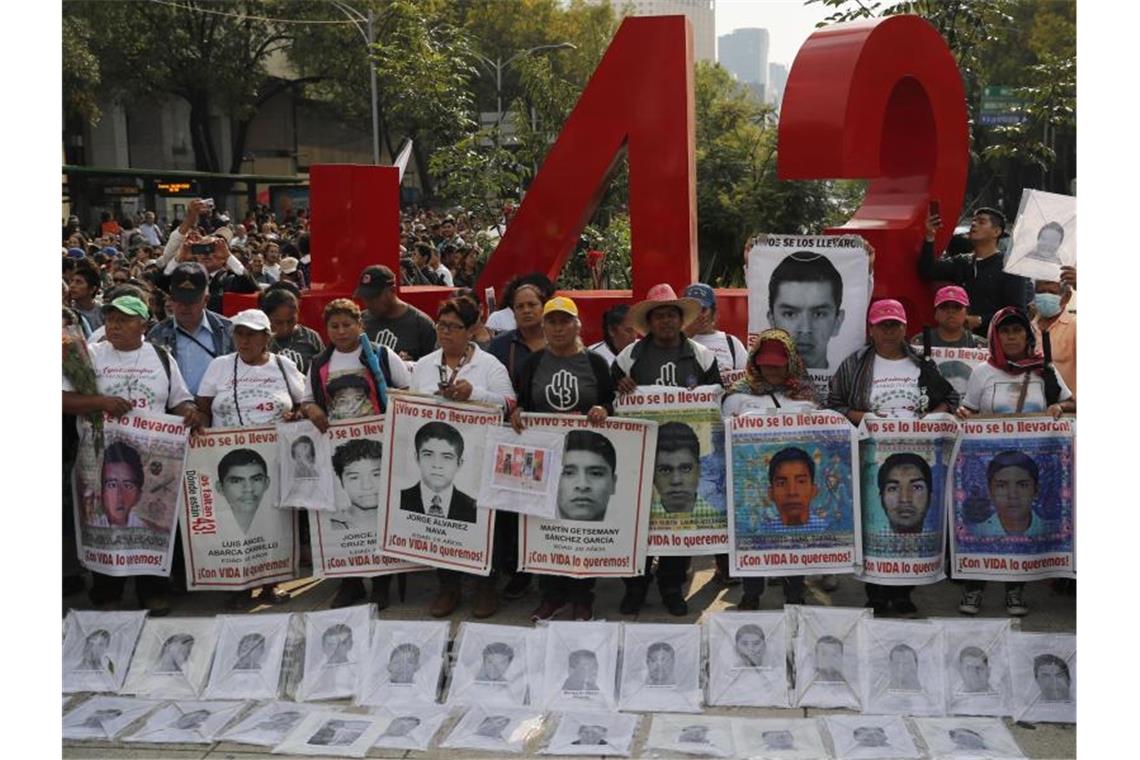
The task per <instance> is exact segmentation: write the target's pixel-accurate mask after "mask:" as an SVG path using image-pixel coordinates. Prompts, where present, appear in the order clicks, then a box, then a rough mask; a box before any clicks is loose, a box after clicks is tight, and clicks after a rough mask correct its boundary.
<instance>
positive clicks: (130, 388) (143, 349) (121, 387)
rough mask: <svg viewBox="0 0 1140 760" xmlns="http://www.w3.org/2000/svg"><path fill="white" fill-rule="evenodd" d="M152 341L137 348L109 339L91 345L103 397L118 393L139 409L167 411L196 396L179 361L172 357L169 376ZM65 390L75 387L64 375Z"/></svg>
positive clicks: (92, 364) (92, 358) (90, 352)
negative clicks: (120, 346)
mask: <svg viewBox="0 0 1140 760" xmlns="http://www.w3.org/2000/svg"><path fill="white" fill-rule="evenodd" d="M161 350H162V349H159V348H156V347H155V346H154V345H153V344H151V343H146V342H144V343H143V344H142V345H141V346H140V347H139V348H136V349H135V350H134V351H119V350H118V349H116V348H115V347H114V346H112V345H111V343H110V341H104V342H102V343H96V344H94V345H91V344H88V346H87V352H88V356H90V357H91V366H92V367H94V369H95V387H96V389H97V390H98V391H99V393H101V394H102V395H104V396H118V397H119V398H123V399H126V400H127V401H130V402H131V404H132V405H133V406H134V408H135V409H136V410H137V411H140V412H147V413H150V414H166V411H167V409H170V408H173V407H176V406H178V405H179V404H181V403H183V402H186V401H193V400H194V396H193V395H192V394H191V393H190V389H189V388H187V387H186V381H185V380H183V379H182V373H181V372H179V371H178V363H177V362H175V361H174V359H173V358H171V359H170V378H169V379H167V377H166V369H165V368H164V367H163V365H162V360H161V359H159V358H158V352H159V351H161ZM63 390H65V391H74V390H75V386H73V385H72V384H71V381H69V380H68V379H67V378H66V377H64V378H63Z"/></svg>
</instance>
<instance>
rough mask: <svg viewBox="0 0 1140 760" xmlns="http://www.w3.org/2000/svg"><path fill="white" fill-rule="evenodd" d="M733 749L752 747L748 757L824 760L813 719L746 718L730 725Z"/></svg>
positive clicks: (823, 749) (774, 759) (824, 750)
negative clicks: (734, 746)
mask: <svg viewBox="0 0 1140 760" xmlns="http://www.w3.org/2000/svg"><path fill="white" fill-rule="evenodd" d="M732 739H733V742H735V744H736V746H737V747H749V748H755V749H753V750H751V751H750V754H749V756H750V757H760V758H764V759H765V760H768V758H772V760H818V759H819V758H823V757H827V756H828V753H827V749H826V748H825V747H824V744H823V736H822V734H820V730H819V722H818V721H816V720H815V719H813V718H749V719H746V720H737V721H733V723H732Z"/></svg>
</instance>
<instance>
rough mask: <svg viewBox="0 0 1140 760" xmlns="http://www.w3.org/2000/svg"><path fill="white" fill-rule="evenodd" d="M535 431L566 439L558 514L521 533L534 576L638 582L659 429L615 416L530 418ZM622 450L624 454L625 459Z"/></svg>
mask: <svg viewBox="0 0 1140 760" xmlns="http://www.w3.org/2000/svg"><path fill="white" fill-rule="evenodd" d="M523 419H524V420H525V421H526V425H527V428H526V430H527V432H530V431H531V430H536V431H543V432H544V433H555V434H557V435H558V436H559V437H561V438H562V464H561V467H560V468H559V470H558V472H556V473H551V475H553V476H554V477H555V478H556V490H555V495H556V514H557V517H556V518H555V519H552V520H544V519H540V518H537V517H534V516H532V515H526V516H525V517H523V519H522V524H521V526H520V529H519V563H520V565H521V567H520V569H521V570H523V571H526V572H533V573H544V574H549V575H567V576H574V577H631V576H634V575H640V574H641V573H642V571H643V570H644V566H645V556H646V550H647V546H648V535H649V522H650V503H651V498H652V489H653V483H652V475H651V474H652V472H653V462H654V457H655V446H656V441H657V426H656V424H655V423H652V422H645V421H642V420H625V419H617V418H614V417H611V418H610V419H608V420H606V421H605V422H604V423H602V424H600V425H592V424H590V422H589V420H587V419H586V418H585V417H582V416H577V415H573V416H572V415H560V414H524V415H523ZM619 452H620V454H619Z"/></svg>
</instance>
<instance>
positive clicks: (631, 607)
mask: <svg viewBox="0 0 1140 760" xmlns="http://www.w3.org/2000/svg"><path fill="white" fill-rule="evenodd" d="M644 604H645V594H644V593H643V592H640V591H633V590H630V591H626V592H625V596H623V597H622V598H621V604H620V605H618V611H619V612H621V614H623V615H636V614H637V613H639V612H641V608H642V606H643V605H644Z"/></svg>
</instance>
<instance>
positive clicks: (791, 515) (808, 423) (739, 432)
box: [725, 410, 862, 576]
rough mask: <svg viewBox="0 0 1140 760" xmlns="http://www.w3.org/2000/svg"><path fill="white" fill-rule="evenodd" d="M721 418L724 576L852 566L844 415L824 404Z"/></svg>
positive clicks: (856, 551)
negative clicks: (727, 554) (727, 555)
mask: <svg viewBox="0 0 1140 760" xmlns="http://www.w3.org/2000/svg"><path fill="white" fill-rule="evenodd" d="M725 423H726V429H725V440H726V448H727V449H728V451H729V452H730V456H729V457H728V484H729V489H728V495H729V498H728V503H729V509H728V521H729V524H728V533H729V538H730V544H731V547H730V548H731V570H730V572H731V573H732V575H736V576H747V575H759V576H784V575H817V574H821V573H852V572H855V571H856V569H857V567H858V565H859V563H860V562H861V561H862V548H861V544H862V532H861V530H860V524H859V518H860V515H859V471H858V468H857V467H855V466H854V465H855V463H856V462H857V461H858V460H857V458H856V453H855V452H856V448H857V445H858V444H857V442H856V437H857V433H856V430H855V428H854V427H852V425H851V423H850V422H848V421H847V418H846V417H844V416H843V415H842V414H839V413H838V412H832V411H826V410H824V411H818V412H805V413H797V414H766V415H744V416H741V417H732V418H730V419H728V420H725Z"/></svg>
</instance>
